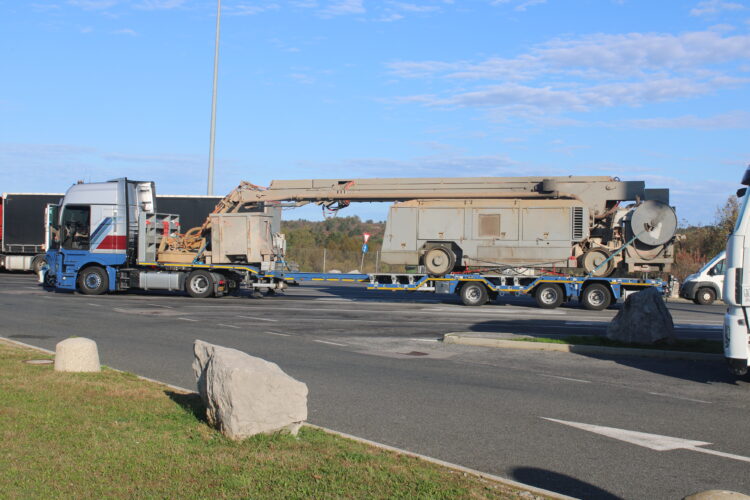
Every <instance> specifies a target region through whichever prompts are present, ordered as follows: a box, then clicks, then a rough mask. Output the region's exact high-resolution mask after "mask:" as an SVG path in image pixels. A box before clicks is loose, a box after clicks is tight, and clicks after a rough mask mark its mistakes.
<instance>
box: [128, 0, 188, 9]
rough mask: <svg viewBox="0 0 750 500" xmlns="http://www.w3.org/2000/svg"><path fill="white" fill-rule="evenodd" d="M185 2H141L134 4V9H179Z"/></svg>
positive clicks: (159, 0)
mask: <svg viewBox="0 0 750 500" xmlns="http://www.w3.org/2000/svg"><path fill="white" fill-rule="evenodd" d="M184 3H185V0H143V1H141V2H140V3H137V4H135V8H136V9H141V10H169V9H175V8H177V7H181V6H182V5H183V4H184Z"/></svg>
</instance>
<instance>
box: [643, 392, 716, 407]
mask: <svg viewBox="0 0 750 500" xmlns="http://www.w3.org/2000/svg"><path fill="white" fill-rule="evenodd" d="M649 394H651V395H652V396H659V397H662V398H671V399H679V400H682V401H691V402H693V403H702V404H705V405H710V404H712V403H711V401H703V400H702V399H693V398H685V397H682V396H675V395H674V394H663V393H661V392H649Z"/></svg>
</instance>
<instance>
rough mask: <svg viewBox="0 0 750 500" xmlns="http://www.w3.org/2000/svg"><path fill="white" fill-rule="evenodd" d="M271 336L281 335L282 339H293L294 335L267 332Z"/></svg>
mask: <svg viewBox="0 0 750 500" xmlns="http://www.w3.org/2000/svg"><path fill="white" fill-rule="evenodd" d="M266 333H267V334H269V335H280V336H281V337H291V336H292V335H291V334H289V333H278V332H266Z"/></svg>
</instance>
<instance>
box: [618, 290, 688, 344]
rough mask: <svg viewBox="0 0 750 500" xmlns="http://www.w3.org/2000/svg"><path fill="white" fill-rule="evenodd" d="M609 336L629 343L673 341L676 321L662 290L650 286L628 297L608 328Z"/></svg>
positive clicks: (669, 342) (668, 342)
mask: <svg viewBox="0 0 750 500" xmlns="http://www.w3.org/2000/svg"><path fill="white" fill-rule="evenodd" d="M607 338H609V339H611V340H618V341H620V342H626V343H629V344H654V343H656V342H662V343H666V344H671V343H673V342H674V340H675V334H674V321H673V320H672V315H671V314H670V313H669V310H668V309H667V306H666V305H665V304H664V299H663V298H662V296H661V294H660V293H659V291H658V290H657V289H656V288H654V287H648V288H646V289H645V290H642V291H640V292H638V293H635V294H633V295H631V296H630V297H628V298H627V300H625V304H623V306H622V309H620V312H618V313H617V316H615V318H614V319H613V320H612V322H611V323H610V324H609V326H608V327H607Z"/></svg>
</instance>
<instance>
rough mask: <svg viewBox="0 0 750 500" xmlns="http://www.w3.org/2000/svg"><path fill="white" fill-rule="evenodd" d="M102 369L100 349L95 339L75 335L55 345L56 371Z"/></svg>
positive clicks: (93, 370) (95, 370) (91, 370)
mask: <svg viewBox="0 0 750 500" xmlns="http://www.w3.org/2000/svg"><path fill="white" fill-rule="evenodd" d="M101 369H102V367H101V364H100V363H99V351H98V350H97V348H96V342H94V341H93V340H91V339H86V338H83V337H73V338H69V339H65V340H63V341H61V342H58V343H57V345H56V346H55V371H56V372H98V371H101Z"/></svg>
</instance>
